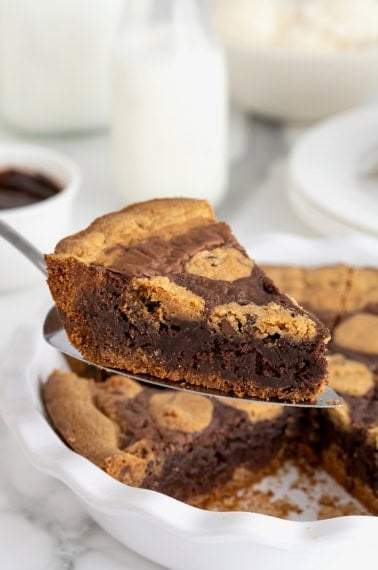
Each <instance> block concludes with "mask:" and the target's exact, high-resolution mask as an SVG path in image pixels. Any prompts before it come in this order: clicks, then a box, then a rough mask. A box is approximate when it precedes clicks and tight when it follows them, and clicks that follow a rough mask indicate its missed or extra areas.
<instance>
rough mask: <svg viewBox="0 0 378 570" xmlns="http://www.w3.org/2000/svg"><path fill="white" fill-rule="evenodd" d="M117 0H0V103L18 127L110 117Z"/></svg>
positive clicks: (50, 128)
mask: <svg viewBox="0 0 378 570" xmlns="http://www.w3.org/2000/svg"><path fill="white" fill-rule="evenodd" d="M122 9H123V0H95V1H94V2H93V0H0V85H1V91H0V106H1V112H2V115H3V117H4V119H5V120H6V122H7V123H8V124H9V125H11V126H13V127H15V128H16V129H17V130H20V131H24V132H29V133H36V134H49V133H67V132H72V131H74V132H79V131H87V130H92V129H98V128H101V127H104V126H106V125H107V124H108V123H109V115H110V85H109V65H110V59H111V53H112V46H113V41H114V36H115V35H116V31H117V27H118V25H119V22H120V18H121V16H122Z"/></svg>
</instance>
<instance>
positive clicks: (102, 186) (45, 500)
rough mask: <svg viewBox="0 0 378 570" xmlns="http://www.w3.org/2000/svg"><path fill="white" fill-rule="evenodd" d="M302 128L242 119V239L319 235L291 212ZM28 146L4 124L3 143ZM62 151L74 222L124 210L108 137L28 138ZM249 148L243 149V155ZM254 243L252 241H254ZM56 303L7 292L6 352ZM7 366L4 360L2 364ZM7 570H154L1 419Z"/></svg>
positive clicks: (237, 211) (238, 214) (237, 168)
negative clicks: (75, 182) (72, 186)
mask: <svg viewBox="0 0 378 570" xmlns="http://www.w3.org/2000/svg"><path fill="white" fill-rule="evenodd" d="M296 136H297V132H296V131H295V130H288V129H281V128H279V127H278V126H277V125H274V124H269V123H263V122H260V121H257V120H254V119H249V120H248V121H247V120H244V119H243V120H241V121H239V122H238V125H237V127H236V132H234V133H233V140H234V149H235V155H236V154H239V156H238V157H236V156H234V161H233V166H232V172H231V183H230V189H229V192H228V194H227V196H226V198H225V200H224V202H223V203H222V204H221V205H220V207H219V208H218V211H217V214H218V216H219V218H221V219H225V220H227V221H228V222H229V223H231V224H232V226H233V228H234V230H235V233H236V234H237V236H238V237H240V239H242V238H243V236H245V235H249V236H250V235H252V234H256V233H262V232H270V231H288V232H294V233H297V234H301V235H309V236H311V235H315V234H314V232H313V231H312V230H310V229H309V228H308V227H307V226H306V225H305V224H304V223H302V222H301V220H300V219H299V218H298V217H297V216H296V214H295V213H294V212H293V211H292V210H291V208H290V205H289V203H288V200H287V198H286V189H285V172H286V171H285V168H286V162H285V158H286V156H287V152H288V149H289V148H290V144H291V142H292V140H293V139H295V137H296ZM12 140H13V141H19V140H23V141H25V138H23V139H21V137H19V136H17V135H15V134H12V133H10V132H7V131H6V129H5V128H4V127H1V126H0V142H5V141H12ZM27 142H36V143H38V144H43V145H45V146H50V147H52V148H55V149H57V150H60V151H62V152H64V153H65V154H67V155H68V156H70V157H71V158H72V159H73V160H75V161H76V163H77V164H78V165H79V167H80V168H81V170H82V174H83V186H82V189H81V191H80V194H79V196H78V200H77V208H76V213H75V219H74V220H73V225H74V227H75V228H79V227H83V226H84V225H86V224H87V223H88V222H90V221H91V220H92V219H93V218H94V217H95V216H97V215H99V214H101V213H104V212H106V211H111V210H112V209H115V208H117V207H119V206H121V205H122V204H121V202H120V200H119V199H118V198H117V196H116V193H115V192H114V191H113V181H112V176H111V162H110V144H109V137H108V135H107V134H104V133H102V134H101V133H100V134H94V135H92V136H83V137H74V138H69V137H65V138H63V139H58V138H43V139H30V138H29V139H27ZM241 148H243V152H241ZM249 243H251V240H249ZM48 298H49V294H48V291H47V289H46V286H45V284H44V283H43V282H41V283H40V284H38V283H37V284H36V285H35V286H33V287H29V288H28V289H27V290H21V291H19V292H15V293H12V294H2V295H1V294H0V315H1V324H0V354H1V353H2V352H3V351H5V350H6V345H7V342H8V340H9V337H10V336H11V334H12V331H13V330H14V329H15V328H16V327H17V326H18V324H19V323H21V322H22V321H23V320H24V319H28V318H30V317H32V316H33V315H34V314H35V311H36V309H38V307H40V306H42V304H43V303H45V302H46V300H47V299H48ZM0 362H1V361H0ZM0 448H1V450H2V462H1V463H2V465H1V469H0V537H1V539H0V544H1V548H0V568H2V569H4V570H5V569H7V570H25V569H27V570H45V569H46V570H47V569H48V570H100V569H101V570H103V569H106V570H120V569H127V568H130V569H132V570H138V569H146V570H148V569H150V568H151V569H152V568H158V566H157V565H156V564H153V563H151V562H148V561H147V560H145V559H143V558H142V557H140V556H138V555H137V554H135V553H133V552H131V551H130V550H127V549H126V548H125V547H123V546H121V545H120V544H119V543H117V542H116V541H115V540H114V539H112V538H111V537H110V536H108V535H107V534H106V533H105V532H104V531H103V530H101V529H100V528H99V527H98V526H97V525H96V523H94V522H93V521H92V519H91V518H89V517H88V515H87V514H86V513H85V512H84V510H83V509H82V507H81V506H80V505H79V504H78V502H77V501H76V499H75V497H74V496H73V495H72V494H71V492H70V491H69V490H68V489H67V488H65V487H64V486H63V485H62V484H61V483H59V482H58V481H55V480H53V479H52V478H49V477H46V476H45V475H42V474H40V473H39V472H38V471H36V470H35V469H34V468H33V467H32V466H31V465H30V463H29V462H28V461H27V459H26V458H25V457H24V456H23V453H22V452H21V450H20V449H19V448H18V445H17V443H16V442H15V440H14V439H13V436H12V435H11V434H10V433H9V431H8V430H7V428H6V427H5V425H4V424H3V423H2V422H1V420H0Z"/></svg>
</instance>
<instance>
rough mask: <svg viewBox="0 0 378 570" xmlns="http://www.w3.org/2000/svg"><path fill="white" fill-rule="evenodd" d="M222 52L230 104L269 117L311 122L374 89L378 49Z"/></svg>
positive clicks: (377, 87)
mask: <svg viewBox="0 0 378 570" xmlns="http://www.w3.org/2000/svg"><path fill="white" fill-rule="evenodd" d="M226 52H227V58H228V63H229V74H230V86H231V96H232V99H233V101H234V102H235V103H236V104H237V105H238V106H239V107H241V108H242V109H243V110H245V111H248V112H249V111H251V112H254V113H257V114H259V115H263V116H266V117H269V118H273V119H279V120H283V121H293V122H305V121H314V120H317V119H320V118H322V117H326V116H329V115H333V114H335V113H337V112H339V111H343V110H346V109H348V108H350V107H354V106H356V105H359V104H361V103H363V102H365V101H366V100H367V99H368V98H369V96H370V95H371V94H372V93H373V92H374V91H377V90H378V48H372V47H370V48H365V49H360V50H356V51H343V52H341V51H340V52H337V53H333V52H332V53H305V52H296V51H286V50H278V49H273V48H271V49H269V48H266V49H258V48H256V49H252V48H235V47H231V46H226Z"/></svg>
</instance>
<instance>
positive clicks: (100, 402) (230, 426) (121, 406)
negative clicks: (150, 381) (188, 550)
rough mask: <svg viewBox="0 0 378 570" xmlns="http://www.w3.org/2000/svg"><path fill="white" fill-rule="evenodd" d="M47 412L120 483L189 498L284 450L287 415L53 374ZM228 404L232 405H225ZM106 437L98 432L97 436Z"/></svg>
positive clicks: (124, 382) (113, 380)
mask: <svg viewBox="0 0 378 570" xmlns="http://www.w3.org/2000/svg"><path fill="white" fill-rule="evenodd" d="M43 397H44V401H45V405H46V408H47V411H48V413H49V416H50V418H51V420H52V422H53V424H54V426H55V428H56V429H57V431H58V432H59V433H60V435H61V436H62V437H63V438H64V439H65V441H66V442H67V443H68V444H69V445H70V446H71V447H72V448H73V449H74V450H75V451H78V452H79V453H81V454H82V455H84V456H85V457H87V458H88V459H89V460H91V461H93V462H94V463H96V464H97V465H99V466H100V467H101V468H102V469H104V470H105V471H106V472H108V473H109V474H110V475H112V476H114V477H115V478H117V479H119V480H120V481H123V482H126V483H129V484H132V485H137V486H141V487H145V488H148V489H154V490H158V491H161V492H164V493H167V494H169V495H170V496H173V497H176V498H179V499H185V498H188V497H194V496H196V495H198V494H200V493H203V492H207V491H209V490H211V489H212V488H213V487H214V485H218V484H220V483H222V482H224V481H227V480H228V479H230V478H231V476H232V474H233V472H234V470H235V468H236V467H239V466H244V467H245V468H247V469H251V470H258V469H261V468H263V467H265V466H267V465H269V464H270V463H271V462H272V461H273V460H274V459H275V458H277V457H279V456H280V455H282V453H283V442H284V437H283V436H284V431H285V426H286V418H287V416H288V412H287V411H285V410H284V409H283V408H281V407H278V406H266V405H258V404H252V403H245V402H236V403H234V402H233V401H225V402H226V403H221V402H220V401H216V400H211V399H209V398H206V397H203V396H194V395H192V394H188V393H181V392H176V391H171V390H156V389H151V388H142V387H141V386H140V385H139V384H137V383H136V382H133V381H132V380H129V379H127V378H125V377H120V376H112V377H110V378H108V379H107V380H106V381H104V382H102V383H96V382H93V381H91V380H86V379H82V378H79V377H78V376H76V375H74V374H72V373H64V372H54V373H53V374H52V375H51V376H50V378H49V379H48V381H47V383H46V385H45V386H44V388H43ZM227 402H229V403H227ZM100 433H101V434H102V436H101V437H99V434H100Z"/></svg>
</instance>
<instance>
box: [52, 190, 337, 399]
mask: <svg viewBox="0 0 378 570" xmlns="http://www.w3.org/2000/svg"><path fill="white" fill-rule="evenodd" d="M183 203H184V206H185V208H188V204H189V205H191V206H192V207H193V208H194V213H193V212H192V211H191V210H188V211H187V210H185V215H184V216H183V214H182V208H183V207H184V206H183ZM151 208H152V209H154V208H155V210H154V211H155V214H156V208H157V209H158V210H159V212H160V218H161V217H164V216H166V218H167V220H166V224H165V225H164V223H163V222H162V221H161V219H160V218H159V219H158V222H157V223H158V226H159V231H157V229H156V227H155V226H154V221H151V211H150V210H151ZM136 212H137V213H136ZM209 215H210V214H209V212H208V209H207V206H206V205H204V203H202V202H196V201H193V200H187V201H180V200H162V201H153V202H148V203H145V204H139V205H136V206H133V207H131V208H128V209H125V210H124V211H123V212H119V213H116V214H113V215H110V216H107V217H104V218H102V219H99V220H97V221H96V222H94V224H93V225H92V226H90V228H88V230H86V231H84V232H81V233H80V234H77V235H76V236H72V237H70V238H67V239H65V240H63V242H61V243H60V244H58V246H57V249H56V254H55V255H50V256H47V257H46V259H47V265H48V271H49V279H48V283H49V286H50V289H51V292H52V295H53V297H54V300H55V301H56V304H57V306H58V308H59V311H60V314H61V317H62V320H63V323H64V326H65V328H66V330H67V333H68V335H69V338H70V340H71V342H72V343H73V344H74V346H76V347H77V348H78V349H79V350H80V351H81V352H82V354H83V355H84V357H85V358H87V359H88V360H90V361H91V362H94V363H96V364H99V365H103V366H109V367H113V368H120V369H125V370H128V371H130V372H133V373H149V374H151V375H153V376H157V377H160V378H169V379H171V380H175V381H186V382H188V383H192V384H197V385H204V386H206V387H211V388H216V389H219V390H222V391H224V392H230V393H231V392H232V393H234V394H236V395H239V396H243V395H251V396H258V397H262V398H270V397H271V398H277V397H278V398H281V399H288V400H291V401H300V400H311V399H313V398H314V397H315V395H316V394H317V393H318V392H319V391H320V390H321V389H322V387H323V386H324V384H325V381H326V360H325V357H324V351H325V344H326V342H327V341H328V331H327V329H326V328H325V327H324V326H323V325H322V324H321V323H320V321H318V320H317V319H316V318H314V317H312V316H310V315H309V314H308V313H306V312H305V311H304V310H303V309H302V308H300V307H299V306H298V305H297V304H296V303H295V302H293V301H292V300H290V299H289V298H288V297H286V296H285V295H283V294H281V293H280V292H279V290H278V289H277V287H275V285H274V284H273V283H272V281H271V280H270V279H269V278H268V277H267V276H266V275H265V274H264V273H263V272H262V271H261V270H260V268H259V267H258V266H257V265H256V264H255V263H254V262H253V260H251V259H250V258H249V257H248V256H247V254H246V252H245V251H244V249H243V248H242V247H241V246H240V245H239V244H238V243H237V241H236V240H235V238H234V236H233V235H232V233H231V231H230V228H229V227H228V226H227V224H224V223H220V222H216V221H215V220H214V219H213V218H209ZM138 216H139V217H138ZM124 219H126V221H127V223H126V225H125V224H124V223H123V220H124ZM136 219H137V223H136V221H135V220H136ZM180 220H182V221H181V222H180ZM100 230H101V231H100ZM131 230H135V231H134V233H135V234H136V235H134V236H133V235H132V233H133V232H132V231H131Z"/></svg>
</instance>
